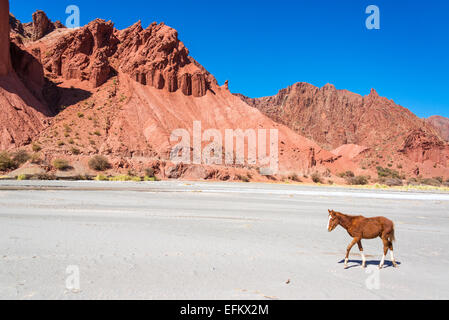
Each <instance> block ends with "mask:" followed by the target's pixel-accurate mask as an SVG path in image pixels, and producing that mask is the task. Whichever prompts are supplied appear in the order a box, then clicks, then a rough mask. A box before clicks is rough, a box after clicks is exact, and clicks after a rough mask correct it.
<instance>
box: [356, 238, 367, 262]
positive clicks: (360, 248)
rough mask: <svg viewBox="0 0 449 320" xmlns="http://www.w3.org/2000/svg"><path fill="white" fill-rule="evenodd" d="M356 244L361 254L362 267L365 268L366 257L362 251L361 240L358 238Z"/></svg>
mask: <svg viewBox="0 0 449 320" xmlns="http://www.w3.org/2000/svg"><path fill="white" fill-rule="evenodd" d="M357 245H358V246H359V250H360V253H361V254H362V268H366V258H365V254H364V253H363V246H362V240H359V242H357Z"/></svg>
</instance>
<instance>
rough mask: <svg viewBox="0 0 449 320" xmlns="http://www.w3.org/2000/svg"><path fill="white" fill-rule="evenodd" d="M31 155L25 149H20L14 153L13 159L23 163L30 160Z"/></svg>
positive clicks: (19, 163)
mask: <svg viewBox="0 0 449 320" xmlns="http://www.w3.org/2000/svg"><path fill="white" fill-rule="evenodd" d="M30 158H31V156H30V154H29V153H28V152H26V151H25V150H19V151H17V152H15V153H13V154H12V160H13V161H14V162H16V164H18V165H21V164H24V163H25V162H27V161H28V160H30Z"/></svg>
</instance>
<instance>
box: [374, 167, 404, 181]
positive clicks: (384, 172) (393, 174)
mask: <svg viewBox="0 0 449 320" xmlns="http://www.w3.org/2000/svg"><path fill="white" fill-rule="evenodd" d="M376 169H377V175H378V176H379V178H395V179H401V176H400V174H399V172H397V171H396V170H393V169H390V168H382V167H377V168H376Z"/></svg>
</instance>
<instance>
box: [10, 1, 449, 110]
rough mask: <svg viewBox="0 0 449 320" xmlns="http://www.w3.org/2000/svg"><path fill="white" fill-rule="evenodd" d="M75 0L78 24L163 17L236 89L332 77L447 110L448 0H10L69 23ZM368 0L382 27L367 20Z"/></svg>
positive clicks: (413, 106)
mask: <svg viewBox="0 0 449 320" xmlns="http://www.w3.org/2000/svg"><path fill="white" fill-rule="evenodd" d="M71 4H75V5H77V6H78V7H79V8H80V10H81V24H82V25H83V24H86V23H88V22H89V21H91V20H93V19H95V18H102V19H105V20H111V21H113V22H114V23H115V25H116V27H117V28H119V29H123V28H126V27H128V26H129V25H132V24H133V23H134V22H136V21H137V20H142V23H143V25H144V27H146V26H147V25H149V24H150V23H151V22H153V21H157V22H161V21H163V22H165V23H166V24H167V25H169V26H171V27H173V28H175V29H177V30H178V32H179V37H180V39H181V40H182V41H183V42H184V43H185V45H186V46H187V47H188V48H189V50H190V53H191V55H192V56H193V57H194V58H195V59H196V60H197V61H198V62H200V63H201V64H202V65H203V66H205V67H206V68H207V69H208V70H209V71H210V72H211V73H212V74H214V76H215V77H216V78H217V80H218V81H219V82H220V83H223V82H224V81H225V80H229V84H230V88H231V91H232V92H240V93H243V94H245V95H247V96H250V97H260V96H268V95H274V94H276V93H277V91H278V90H280V89H282V88H285V87H287V86H289V85H291V84H293V83H295V82H299V81H302V82H309V83H312V84H314V85H316V86H319V87H321V86H323V85H325V84H326V83H332V84H334V85H335V86H336V87H337V88H338V89H348V90H350V91H353V92H356V93H359V94H362V95H366V94H368V93H369V91H370V89H371V88H375V89H376V90H377V92H378V93H379V94H380V95H382V96H385V97H387V98H389V99H393V100H394V101H395V102H396V103H398V104H401V105H403V106H404V107H407V108H409V109H410V110H411V111H413V112H414V113H416V114H417V115H418V116H419V117H428V116H431V115H434V114H439V115H443V116H446V117H449V24H448V22H447V16H448V15H449V1H447V0H427V1H421V0H420V1H417V0H394V1H392V0H371V1H363V0H360V1H359V0H350V1H347V0H340V1H337V0H326V1H319V0H314V1H311V0H307V1H305V0H290V1H287V0H278V1H263V0H259V1H254V0H247V1H236V0H228V1H210V0H209V1H206V0H196V1H190V0H183V1H177V0H171V1H161V0H159V1H152V0H135V1H128V2H126V1H117V0H109V1H102V0H98V1H97V0H96V1H93V0H90V1H87V0H70V1H65V0H62V1H61V0H59V1H54V0H40V1H39V2H38V4H37V2H36V1H23V0H20V1H19V0H10V5H11V12H13V13H14V15H15V16H16V17H17V18H18V19H19V20H21V21H22V22H27V21H30V20H31V15H32V13H33V12H34V11H35V10H37V9H41V10H44V11H45V12H47V14H48V16H49V17H50V19H52V20H53V21H55V20H61V21H62V22H63V23H65V20H66V18H67V15H66V14H65V8H66V7H67V6H68V5H71ZM372 4H373V5H377V6H378V7H379V9H380V14H381V17H380V19H381V20H380V23H381V29H380V30H368V29H367V28H366V27H365V20H366V18H367V17H368V15H367V14H366V13H365V9H366V7H367V6H368V5H372Z"/></svg>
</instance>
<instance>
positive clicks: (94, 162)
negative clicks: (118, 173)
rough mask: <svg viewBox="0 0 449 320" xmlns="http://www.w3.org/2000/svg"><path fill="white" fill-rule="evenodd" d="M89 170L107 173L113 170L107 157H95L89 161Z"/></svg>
mask: <svg viewBox="0 0 449 320" xmlns="http://www.w3.org/2000/svg"><path fill="white" fill-rule="evenodd" d="M89 168H91V169H92V170H95V171H106V170H108V169H110V168H111V164H110V163H109V161H108V159H106V157H103V156H94V157H93V158H92V159H90V160H89Z"/></svg>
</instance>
